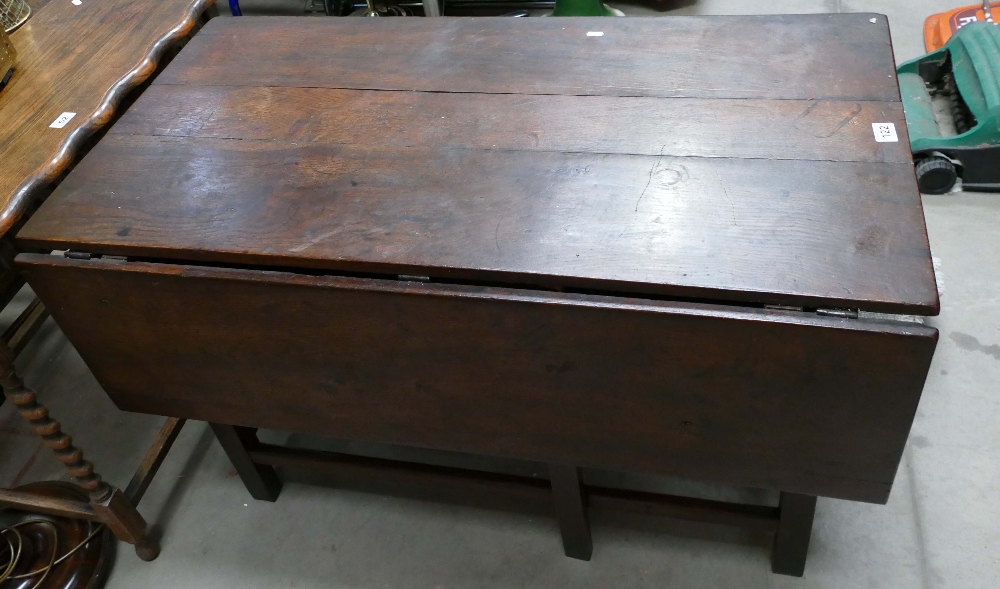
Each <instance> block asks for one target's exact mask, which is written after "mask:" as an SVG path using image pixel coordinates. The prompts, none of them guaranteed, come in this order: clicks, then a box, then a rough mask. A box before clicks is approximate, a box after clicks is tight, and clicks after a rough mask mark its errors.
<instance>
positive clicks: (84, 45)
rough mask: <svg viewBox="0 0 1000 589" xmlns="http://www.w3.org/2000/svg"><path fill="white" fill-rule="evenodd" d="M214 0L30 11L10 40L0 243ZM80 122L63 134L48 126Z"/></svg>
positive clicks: (0, 107)
mask: <svg viewBox="0 0 1000 589" xmlns="http://www.w3.org/2000/svg"><path fill="white" fill-rule="evenodd" d="M212 4H214V0H158V1H155V2H152V1H150V0H101V1H100V2H83V3H82V4H81V5H80V6H75V5H73V4H71V3H70V2H68V1H67V2H51V3H48V2H46V3H41V4H39V3H33V8H35V10H34V14H32V16H31V18H29V19H28V21H27V22H26V23H25V24H24V25H23V26H22V27H21V28H19V29H18V30H16V31H14V33H13V34H12V35H11V41H12V42H13V43H14V47H15V48H16V50H17V54H18V57H17V62H16V64H15V71H14V74H13V76H12V77H11V79H10V81H9V82H8V84H7V86H6V87H5V88H4V89H3V90H2V91H0V162H3V164H2V165H0V235H3V234H5V233H6V232H7V231H8V230H9V229H10V228H11V227H12V226H13V225H14V224H15V223H16V222H17V221H18V220H19V219H20V217H21V215H22V214H23V213H24V211H25V210H26V209H27V207H28V206H29V205H30V204H31V200H32V198H33V197H34V196H36V195H37V194H38V193H39V192H40V191H41V189H42V188H44V187H45V186H46V185H48V184H49V183H50V182H52V181H53V180H55V179H56V178H57V177H58V176H59V175H60V174H61V173H63V172H64V171H65V170H66V168H67V167H68V166H69V165H70V164H71V163H72V162H73V159H74V157H75V156H76V153H77V151H78V150H79V149H80V147H81V146H82V145H83V144H84V142H85V141H86V140H87V138H89V137H90V136H91V135H93V133H94V132H96V131H97V130H98V129H100V128H101V127H103V126H104V125H106V124H107V123H108V122H109V121H110V120H111V117H112V116H113V114H114V112H115V110H116V108H117V107H118V105H119V103H120V101H121V100H122V99H123V98H124V96H125V95H126V94H127V93H128V92H129V91H130V90H131V89H133V88H135V87H136V86H138V85H139V84H141V83H142V82H143V81H145V80H146V79H147V78H148V77H149V75H150V74H151V73H152V72H153V71H154V70H155V68H156V64H157V62H158V61H159V59H160V58H161V56H162V54H163V52H164V51H165V50H166V48H167V47H168V46H170V45H171V44H172V43H174V42H176V41H178V40H180V39H181V38H183V37H184V36H186V35H187V34H188V33H190V32H191V30H192V29H193V28H194V26H195V25H196V23H197V19H198V17H199V16H200V15H201V14H202V13H203V12H204V11H205V9H206V8H207V7H208V6H210V5H212ZM64 112H73V113H76V115H75V116H74V117H73V119H72V120H70V122H69V124H67V125H66V126H65V127H63V128H61V129H53V128H50V127H49V125H50V124H51V123H52V122H53V121H55V120H56V118H57V117H59V116H60V115H61V114H62V113H64Z"/></svg>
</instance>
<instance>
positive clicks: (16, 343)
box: [0, 297, 49, 358]
mask: <svg viewBox="0 0 1000 589" xmlns="http://www.w3.org/2000/svg"><path fill="white" fill-rule="evenodd" d="M48 317H49V310H48V309H46V308H45V305H43V304H42V301H40V300H38V298H37V297H36V298H34V299H33V300H32V301H31V302H30V303H28V306H27V307H25V309H24V311H21V314H20V315H18V316H17V318H16V319H14V321H13V323H11V324H10V326H9V327H7V329H6V330H5V331H4V332H3V336H0V337H2V339H3V341H4V342H6V343H7V347H9V348H10V351H11V353H12V354H13V356H14V357H15V358H16V357H18V356H19V355H21V352H22V351H24V348H25V346H27V345H28V343H29V342H30V341H31V338H32V337H33V336H34V335H35V333H37V332H38V330H39V329H41V327H42V325H43V324H44V323H45V320H46V319H48Z"/></svg>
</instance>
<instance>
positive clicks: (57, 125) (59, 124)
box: [49, 112, 76, 129]
mask: <svg viewBox="0 0 1000 589" xmlns="http://www.w3.org/2000/svg"><path fill="white" fill-rule="evenodd" d="M75 116H76V113H75V112H64V113H63V114H61V115H59V117H58V118H56V120H54V121H52V124H51V125H49V128H50V129H62V128H63V127H65V126H66V124H67V123H69V122H70V121H72V120H73V117H75Z"/></svg>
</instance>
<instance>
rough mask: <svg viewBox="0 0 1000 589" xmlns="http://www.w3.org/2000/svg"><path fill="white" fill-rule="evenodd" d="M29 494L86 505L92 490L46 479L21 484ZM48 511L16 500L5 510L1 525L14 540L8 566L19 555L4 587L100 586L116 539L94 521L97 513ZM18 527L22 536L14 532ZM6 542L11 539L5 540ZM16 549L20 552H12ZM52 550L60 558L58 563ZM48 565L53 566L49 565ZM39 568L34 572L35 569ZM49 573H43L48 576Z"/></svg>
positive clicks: (73, 588) (92, 588)
mask: <svg viewBox="0 0 1000 589" xmlns="http://www.w3.org/2000/svg"><path fill="white" fill-rule="evenodd" d="M17 491H18V492H20V493H22V494H24V495H25V496H27V498H28V499H29V501H30V499H32V498H37V499H39V500H43V501H48V502H52V503H64V504H70V505H72V504H83V505H87V493H86V492H85V491H83V490H82V489H80V487H78V486H76V485H74V484H72V483H68V482H64V481H45V482H39V483H31V484H28V485H24V486H21V487H18V489H17ZM79 515H80V514H76V513H62V514H56V513H46V512H38V511H35V510H33V509H32V508H31V507H30V503H27V504H17V505H16V506H15V509H3V510H0V528H2V529H4V530H5V534H4V536H5V537H6V538H8V539H9V540H10V541H12V542H13V546H14V547H15V550H12V551H8V552H7V554H6V555H5V557H6V558H4V559H3V560H4V566H5V568H6V566H7V565H8V564H10V560H9V559H10V557H11V556H13V557H14V564H13V568H12V570H10V571H9V575H10V576H8V577H6V579H5V581H4V583H3V587H4V589H38V588H42V589H95V588H99V587H102V586H103V585H104V581H105V579H106V578H107V576H108V572H109V568H110V566H111V565H112V563H113V561H114V554H115V544H116V542H115V540H114V538H113V537H112V536H111V534H110V533H109V532H108V530H107V529H106V528H104V527H102V526H100V525H98V524H96V523H94V514H93V512H92V511H91V512H90V513H89V514H83V515H84V517H79ZM12 528H16V529H17V532H18V533H19V534H20V538H19V539H17V541H15V538H14V534H13V533H11V532H10V530H11V529H12ZM5 544H6V542H5ZM11 552H15V553H16V554H11ZM53 554H55V555H56V557H63V558H56V560H57V562H56V563H53V562H52V561H53ZM50 564H52V565H53V566H52V567H51V568H50V569H49V568H48V567H49V565H50ZM46 569H48V570H46ZM32 573H35V574H32ZM43 576H44V579H43Z"/></svg>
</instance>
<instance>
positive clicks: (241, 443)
mask: <svg viewBox="0 0 1000 589" xmlns="http://www.w3.org/2000/svg"><path fill="white" fill-rule="evenodd" d="M210 425H211V426H212V431H213V432H214V433H215V437H216V439H218V440H219V444H220V445H221V446H222V449H223V450H225V451H226V455H227V456H229V460H230V462H232V463H233V467H234V468H236V472H237V473H239V475H240V479H241V480H242V481H243V484H244V485H245V486H246V488H247V491H249V492H250V496H251V497H253V498H254V499H257V500H259V501H277V500H278V495H279V494H280V493H281V480H279V479H278V474H277V473H276V472H275V471H274V469H273V468H271V467H270V466H266V465H261V464H255V463H254V461H253V459H251V458H250V454H249V452H251V451H253V450H255V449H256V448H257V446H258V444H259V442H258V441H257V430H255V429H253V428H247V427H233V426H231V425H225V424H221V423H212V424H210Z"/></svg>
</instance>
